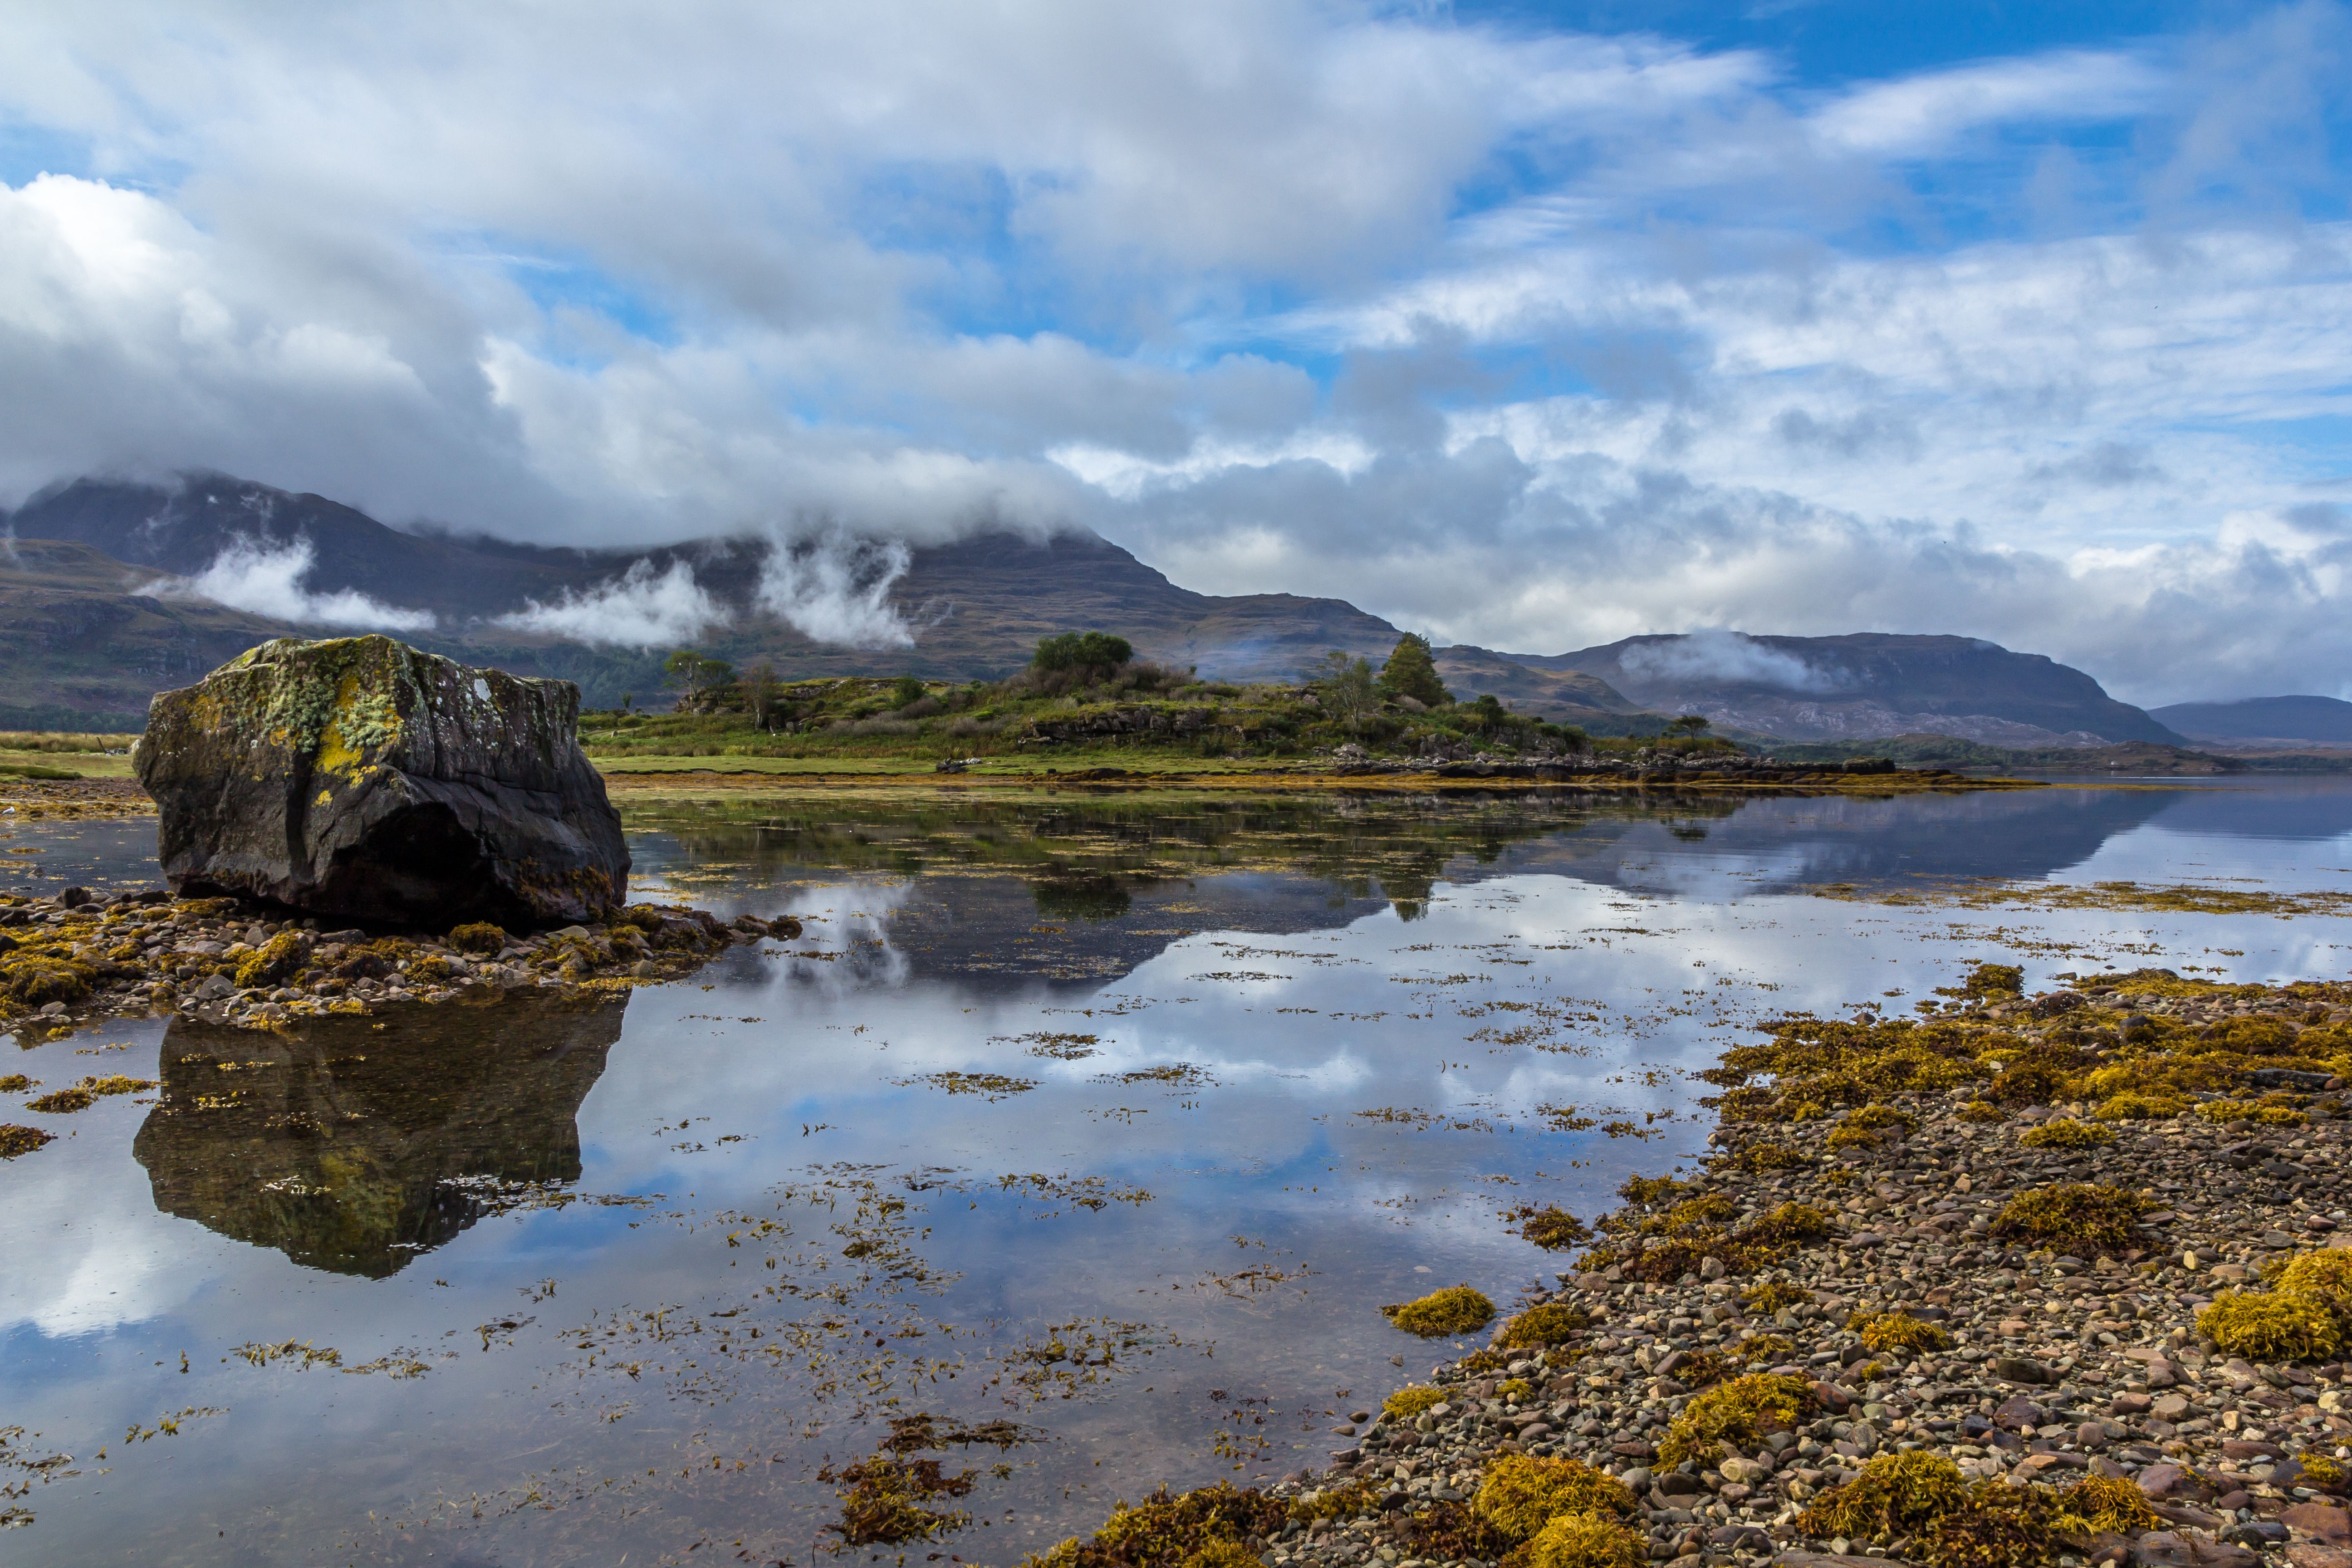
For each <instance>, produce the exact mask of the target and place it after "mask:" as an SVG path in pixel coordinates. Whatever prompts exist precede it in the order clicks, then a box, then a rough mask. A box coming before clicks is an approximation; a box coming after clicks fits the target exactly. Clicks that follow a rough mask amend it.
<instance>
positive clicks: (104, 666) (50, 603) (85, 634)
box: [0, 540, 289, 730]
mask: <svg viewBox="0 0 2352 1568" xmlns="http://www.w3.org/2000/svg"><path fill="white" fill-rule="evenodd" d="M288 629H289V628H288V627H286V626H284V625H283V624H281V623H279V622H276V621H270V620H267V619H265V618H263V617H261V616H249V615H247V614H245V613H244V612H243V611H241V610H229V609H224V608H222V607H221V606H220V605H214V604H208V603H206V602H205V601H204V600H201V599H195V598H191V597H187V596H184V595H181V594H179V593H177V592H175V591H174V584H173V583H172V582H171V581H170V580H168V579H166V580H162V581H159V580H158V575H157V574H155V573H153V572H136V571H133V570H132V569H131V568H130V567H128V566H126V565H124V564H123V563H121V562H120V561H113V560H110V559H109V558H107V557H106V556H104V555H101V554H100V553H99V552H97V551H95V550H92V549H90V548H89V546H87V545H82V544H68V543H62V542H56V541H49V540H18V541H15V542H13V543H12V544H11V545H10V547H9V548H8V549H6V550H5V551H0V671H5V674H6V679H5V683H0V691H5V703H4V704H0V729H7V730H82V729H89V728H92V727H97V728H101V729H113V728H118V727H120V726H121V724H123V723H124V722H126V721H128V722H131V723H143V722H144V721H145V720H146V715H147V699H148V698H150V697H152V696H153V695H154V694H155V693H156V692H158V691H161V690H163V689H166V688H168V687H173V686H185V685H187V684H188V683H189V682H191V681H194V680H195V679H199V678H201V677H202V676H203V675H204V673H205V671H206V670H208V669H211V668H215V666H217V665H220V664H222V663H224V662H226V660H228V659H231V658H236V656H237V655H238V654H240V653H243V652H244V651H245V650H246V649H247V648H249V647H252V646H253V645H254V644H255V643H257V642H262V641H266V640H267V639H268V638H270V637H283V636H284V635H286V632H287V630H288Z"/></svg>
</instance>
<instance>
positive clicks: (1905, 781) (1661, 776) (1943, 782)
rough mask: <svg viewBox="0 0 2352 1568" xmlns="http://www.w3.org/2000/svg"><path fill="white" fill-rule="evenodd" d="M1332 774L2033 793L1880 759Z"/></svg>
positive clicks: (1681, 760) (1348, 748)
mask: <svg viewBox="0 0 2352 1568" xmlns="http://www.w3.org/2000/svg"><path fill="white" fill-rule="evenodd" d="M1328 766H1329V768H1330V770H1331V772H1332V773H1336V774H1338V775H1339V776H1341V777H1343V778H1378V777H1384V776H1395V775H1407V774H1409V775H1412V776H1415V777H1436V778H1441V779H1521V780H1529V781H1539V782H1543V783H1548V784H1578V785H1583V786H1587V787H1592V786H1599V787H1604V788H1605V787H1610V786H1622V785H1625V784H1641V785H1647V786H1658V787H1664V786H1669V785H1681V786H1685V787H1702V788H1703V787H1706V786H1707V785H1711V784H1712V785H1717V786H1720V785H1726V784H1732V785H1739V786H1744V787H1751V788H1753V787H1769V788H1776V789H1824V788H1832V789H1850V788H1853V786H1854V785H1856V784H1867V785H1870V786H1872V787H1876V788H1908V789H1917V788H1931V789H1983V788H1988V787H2010V788H2031V787H2033V786H2032V785H2031V784H2026V783H2025V782H2023V781H2021V780H2015V779H1983V778H1978V777H1975V776H1972V775H1969V774H1965V773H1952V772H1950V771H1948V770H1947V769H1942V768H1924V769H1922V768H1898V767H1896V766H1895V764H1894V763H1891V762H1888V761H1887V760H1886V759H1885V758H1883V757H1857V758H1855V759H1853V760H1852V761H1850V762H1847V763H1843V764H1841V765H1838V766H1835V767H1829V766H1822V765H1817V764H1797V763H1783V762H1780V761H1779V760H1778V759H1777V758H1773V757H1769V756H1751V755H1749V754H1748V753H1747V752H1679V751H1649V750H1644V751H1636V752H1629V753H1626V754H1623V755H1619V754H1617V753H1614V752H1510V751H1493V752H1489V751H1477V750H1472V749H1469V748H1466V747H1459V746H1440V747H1437V748H1434V749H1433V750H1431V751H1429V752H1425V753H1423V754H1421V755H1418V756H1406V757H1390V756H1375V755H1373V754H1372V753H1371V752H1367V751H1366V750H1364V748H1362V747H1361V746H1357V745H1353V744H1349V745H1344V746H1341V747H1339V748H1338V749H1337V750H1335V751H1333V752H1330V753H1329V757H1328Z"/></svg>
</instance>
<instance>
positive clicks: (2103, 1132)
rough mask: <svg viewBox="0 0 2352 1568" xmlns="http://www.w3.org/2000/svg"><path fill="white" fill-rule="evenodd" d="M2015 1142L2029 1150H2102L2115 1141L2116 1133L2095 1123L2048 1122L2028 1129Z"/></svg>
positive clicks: (2112, 1129)
mask: <svg viewBox="0 0 2352 1568" xmlns="http://www.w3.org/2000/svg"><path fill="white" fill-rule="evenodd" d="M2017 1141H2018V1142H2021V1143H2022V1144H2024V1145H2025V1146H2026V1147H2027V1148H2029V1149H2104V1148H2105V1147H2106V1146H2107V1145H2108V1144H2110V1143H2112V1142H2115V1141H2116V1133H2115V1129H2114V1128H2112V1127H2102V1126H2100V1125H2099V1124H2098V1123H2097V1122H2095V1121H2050V1122H2045V1123H2043V1124H2042V1126H2040V1127H2035V1128H2032V1129H2029V1130H2028V1131H2025V1132H2024V1133H2022V1134H2021V1135H2020V1136H2019V1138H2018V1140H2017Z"/></svg>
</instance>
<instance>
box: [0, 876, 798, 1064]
mask: <svg viewBox="0 0 2352 1568" xmlns="http://www.w3.org/2000/svg"><path fill="white" fill-rule="evenodd" d="M800 930H801V928H800V922H799V921H794V920H793V919H792V918H790V917H789V916H786V917H782V918H779V919H777V920H773V921H766V920H761V919H760V918H759V917H757V916H754V915H739V916H737V917H736V918H735V919H734V920H733V921H729V922H721V921H719V919H718V918H717V917H716V916H714V915H712V914H710V913H709V911H708V910H693V909H685V908H674V907H671V906H667V905H661V904H632V905H629V906H628V907H626V908H625V909H622V910H616V911H614V915H613V917H612V918H611V919H610V920H609V921H599V922H597V923H596V924H593V925H572V926H566V927H563V928H562V929H560V930H555V931H536V932H513V933H510V932H508V931H504V930H502V929H500V928H499V927H498V926H495V925H491V924H488V923H487V922H474V923H470V924H463V925H459V926H457V927H456V928H455V929H453V930H451V931H447V932H442V933H425V932H407V933H403V934H381V933H377V934H371V933H370V932H368V931H360V930H355V929H344V930H322V929H321V922H320V921H319V920H318V919H317V918H315V917H304V918H296V917H293V916H291V915H289V912H288V911H287V910H271V909H269V908H268V907H266V906H261V905H257V904H253V903H248V902H246V901H243V900H236V899H226V898H215V899H184V898H174V897H173V895H172V894H171V893H169V892H167V891H165V890H163V889H149V890H146V891H138V892H123V893H117V894H114V895H112V896H111V897H108V898H104V899H100V898H97V897H94V896H93V895H91V894H90V893H89V891H88V890H86V889H80V888H68V889H64V890H63V891H61V892H59V893H58V894H56V895H54V896H52V897H48V898H39V899H29V898H23V897H18V896H14V895H0V1027H7V1026H24V1025H26V1024H37V1025H40V1026H54V1027H60V1028H67V1027H72V1026H76V1025H77V1024H79V1023H80V1022H83V1021H86V1020H88V1019H89V1018H93V1017H99V1016H121V1015H124V1014H138V1015H145V1014H150V1013H156V1012H177V1013H179V1014H182V1015H184V1016H192V1017H198V1018H202V1019H204V1020H205V1021H206V1022H208V1023H215V1024H226V1025H231V1026H242V1027H247V1028H257V1029H266V1028H269V1027H272V1026H278V1025H280V1024H284V1023H287V1022H289V1021H291V1020H294V1019H299V1018H300V1017H303V1016H311V1015H318V1014H354V1013H367V1012H371V1011H373V1010H374V1009H376V1008H379V1007H383V1006H386V1005H393V1004H397V1003H404V1002H406V1003H425V1004H432V1003H447V1002H456V1001H463V1000H467V999H469V998H470V999H481V998H487V997H490V996H494V995H499V994H505V993H509V992H512V991H516V990H518V989H521V988H526V987H540V988H550V989H560V988H562V987H565V986H582V985H586V986H604V987H619V986H627V985H631V984H643V983H647V982H659V981H664V980H673V979H677V978H679V977H681V976H683V975H686V974H688V973H692V972H693V971H694V970H696V969H698V968H699V967H701V965H703V964H704V963H708V962H709V960H710V959H711V958H713V957H715V956H717V955H718V954H719V953H720V952H724V951H726V950H727V949H728V948H729V947H730V946H732V945H735V944H737V943H748V942H759V941H761V940H762V939H765V938H768V937H782V938H786V939H789V938H792V937H797V936H798V935H799V934H800Z"/></svg>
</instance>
